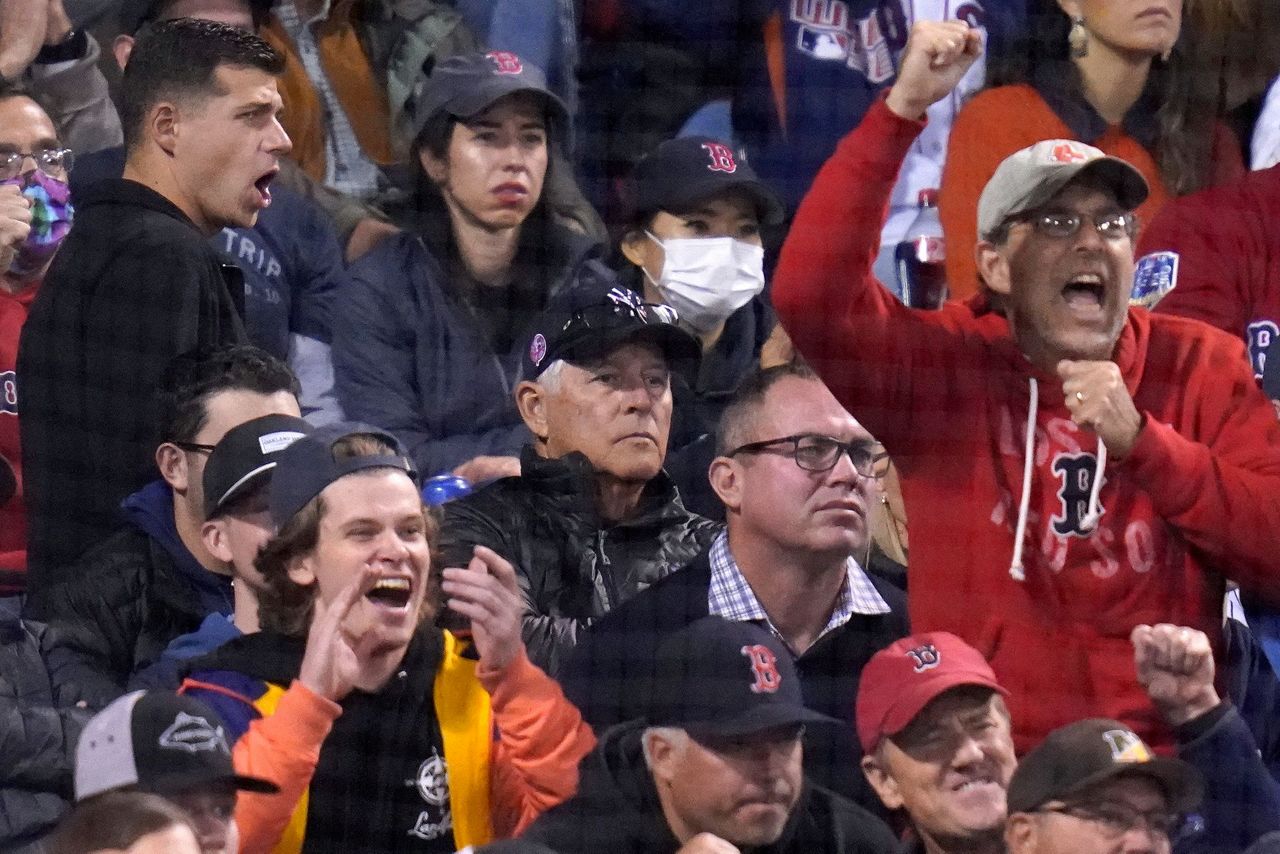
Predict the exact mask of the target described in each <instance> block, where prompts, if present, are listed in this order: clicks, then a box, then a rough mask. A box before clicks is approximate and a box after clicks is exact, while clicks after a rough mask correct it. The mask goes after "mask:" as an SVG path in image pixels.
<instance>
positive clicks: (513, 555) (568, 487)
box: [441, 446, 720, 676]
mask: <svg viewBox="0 0 1280 854" xmlns="http://www.w3.org/2000/svg"><path fill="white" fill-rule="evenodd" d="M520 465H521V471H522V474H521V476H520V477H508V478H503V479H502V480H499V481H497V482H496V483H493V484H491V485H489V486H488V487H486V488H484V489H482V490H480V491H479V492H475V493H473V494H471V495H469V496H467V497H466V498H463V499H460V500H458V501H453V502H450V503H449V504H446V505H445V515H444V531H443V534H442V537H441V552H442V555H443V557H444V562H443V565H444V566H465V565H466V563H467V561H468V560H470V558H471V549H472V547H473V546H476V545H482V546H488V547H489V548H491V549H493V550H494V551H496V552H497V553H498V554H500V555H502V556H503V557H505V558H506V559H507V560H509V561H511V563H512V564H513V565H514V566H515V568H516V574H517V576H518V577H519V579H520V587H521V590H522V591H523V592H524V598H525V605H526V607H527V610H528V612H529V613H526V614H525V618H524V642H525V645H526V646H527V647H528V649H529V658H531V659H532V660H533V662H534V663H535V664H537V665H538V666H539V667H541V668H542V669H543V670H545V671H546V672H547V673H550V674H551V675H552V676H554V675H555V674H556V672H557V671H558V670H559V669H560V666H561V664H563V662H564V660H565V658H566V657H567V656H568V654H569V652H570V651H572V649H573V646H574V644H575V643H577V638H578V632H579V631H581V630H582V629H584V628H586V627H587V626H588V625H590V623H591V621H592V620H594V619H596V618H597V617H601V616H604V615H605V614H606V613H608V612H609V611H610V610H611V609H612V608H614V607H616V606H617V605H618V604H619V603H621V602H624V601H626V600H627V599H629V598H631V597H632V596H634V595H635V594H636V593H639V592H640V591H641V590H644V589H645V588H646V587H648V586H649V585H650V584H652V583H653V582H655V581H657V580H658V579H660V578H663V577H665V576H666V575H668V574H670V573H671V572H673V571H674V570H676V569H679V568H680V567H682V566H684V565H685V564H686V563H688V562H689V561H691V560H693V558H695V557H697V556H698V555H699V554H701V553H702V551H703V550H705V549H706V548H707V547H708V546H710V545H711V541H712V540H713V539H715V535H716V534H717V533H718V532H719V529H720V526H719V525H717V524H716V523H714V522H711V521H710V520H707V519H704V518H702V517H701V516H695V515H694V514H692V513H690V512H689V511H688V510H686V509H685V508H684V505H683V504H681V503H680V496H679V494H678V493H677V492H676V489H675V486H674V485H673V484H672V483H671V480H670V479H669V478H668V477H667V476H666V475H665V474H659V475H658V476H657V477H655V478H654V479H653V480H651V481H650V482H649V483H648V485H647V486H646V487H645V491H644V495H643V497H642V498H641V500H640V505H639V507H637V508H636V512H635V513H633V514H632V515H631V517H630V518H629V519H626V520H625V521H622V522H619V523H617V524H613V525H609V524H606V523H605V522H603V521H602V520H601V519H600V516H599V515H598V514H597V512H596V508H595V496H594V486H593V484H594V472H593V470H592V468H591V464H590V463H589V462H588V461H587V458H586V457H585V456H583V455H582V454H577V453H574V454H569V455H567V456H564V457H561V458H560V459H557V460H546V459H543V458H541V457H539V456H538V455H537V454H536V453H534V451H533V449H532V448H531V447H528V446H526V447H525V449H524V452H523V454H522V455H521V457H520Z"/></svg>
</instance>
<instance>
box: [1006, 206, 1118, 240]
mask: <svg viewBox="0 0 1280 854" xmlns="http://www.w3.org/2000/svg"><path fill="white" fill-rule="evenodd" d="M1085 219H1086V217H1085V216H1083V215H1082V214H1075V213H1066V212H1063V211H1048V212H1042V213H1029V214H1025V215H1022V216H1017V217H1014V218H1013V220H1012V221H1013V222H1025V223H1028V224H1030V226H1031V227H1032V228H1034V229H1035V230H1036V231H1038V232H1040V233H1041V234H1043V235H1044V236H1045V237H1052V238H1053V239H1055V240H1066V239H1067V238H1068V237H1075V236H1076V234H1077V233H1078V232H1079V231H1080V226H1081V225H1082V224H1083V223H1084V221H1085ZM1087 219H1088V220H1089V221H1090V222H1092V223H1093V227H1094V229H1095V230H1096V231H1097V232H1098V234H1099V235H1101V236H1102V239H1103V240H1107V241H1115V240H1123V239H1126V238H1130V237H1133V235H1134V232H1136V231H1137V226H1138V218H1137V217H1136V216H1134V215H1133V214H1132V213H1112V214H1107V215H1106V216H1102V217H1087Z"/></svg>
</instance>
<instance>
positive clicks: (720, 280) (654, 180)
mask: <svg viewBox="0 0 1280 854" xmlns="http://www.w3.org/2000/svg"><path fill="white" fill-rule="evenodd" d="M632 185H633V186H632V196H633V203H632V205H631V213H630V215H629V216H628V218H627V224H626V230H625V231H624V232H623V236H622V242H621V244H620V247H619V248H620V249H621V252H622V255H623V257H624V258H625V259H626V260H627V261H628V262H629V264H628V265H626V266H628V267H629V269H630V272H632V273H633V274H634V275H632V276H631V277H629V278H628V283H629V284H631V285H632V286H633V287H634V288H635V289H636V290H637V291H640V292H641V293H642V294H643V295H644V298H645V299H646V300H648V301H649V302H661V303H667V304H668V305H670V306H671V307H672V308H674V309H675V310H676V311H677V312H678V313H679V315H680V323H681V324H682V325H683V326H684V327H685V328H687V329H689V330H691V331H692V332H694V334H696V335H697V336H698V340H699V343H700V344H701V345H702V351H703V357H704V358H703V369H702V370H701V371H700V372H699V373H698V375H697V376H695V377H691V378H690V379H689V381H688V383H687V384H685V383H680V384H677V386H676V416H675V422H674V425H673V427H672V432H671V460H670V462H669V463H668V466H667V470H668V472H669V473H670V474H671V476H672V478H673V479H674V480H675V481H676V485H677V486H678V487H679V488H680V494H681V495H682V496H683V497H684V499H685V502H686V504H687V505H688V506H689V508H690V509H692V510H694V511H695V512H698V513H701V514H703V515H705V516H711V517H714V518H723V507H722V506H721V504H720V502H719V500H718V499H717V498H716V496H715V494H714V493H713V492H712V491H711V490H710V488H709V487H708V485H707V467H708V466H709V465H710V464H711V460H712V459H713V458H714V457H715V450H714V448H712V447H711V445H712V444H713V443H712V442H711V439H710V435H711V434H712V433H713V432H715V424H716V422H717V421H718V420H719V416H720V413H721V412H722V411H723V409H724V406H725V401H726V400H727V399H728V396H729V393H730V392H732V391H733V389H734V388H736V387H737V385H738V384H739V383H740V382H741V381H742V379H743V377H745V376H746V375H747V374H748V373H749V372H750V371H751V370H753V369H754V368H756V367H757V366H758V365H760V364H762V363H763V364H766V365H768V364H774V363H776V362H778V361H782V360H785V359H786V358H787V357H788V356H789V353H790V345H789V344H788V343H787V339H786V335H785V333H783V332H782V330H781V328H780V327H778V326H777V323H776V320H775V318H774V316H773V311H772V310H771V309H770V308H769V306H768V304H767V302H766V301H765V300H764V298H763V297H762V294H763V292H764V285H765V280H764V240H763V238H764V227H765V226H775V225H777V224H779V223H780V222H781V221H782V213H783V211H782V204H781V203H780V202H779V201H778V198H777V196H775V195H774V194H773V191H772V190H770V189H769V188H768V187H767V186H766V185H765V184H764V183H763V182H762V181H761V180H760V179H759V178H758V177H757V176H756V174H755V172H754V171H753V170H752V169H751V166H750V164H748V163H747V160H746V156H745V154H743V153H742V152H739V151H737V150H735V149H734V148H733V146H731V145H730V144H729V143H726V142H721V141H719V140H716V139H712V138H711V137H704V136H691V137H681V138H678V139H671V140H667V141H666V142H664V143H662V144H661V145H659V146H658V147H657V148H656V149H654V150H653V151H652V152H651V153H650V154H649V155H648V156H647V157H645V158H644V159H643V160H642V161H640V163H639V164H637V165H636V168H635V171H634V172H633V174H632ZM624 278H625V277H624Z"/></svg>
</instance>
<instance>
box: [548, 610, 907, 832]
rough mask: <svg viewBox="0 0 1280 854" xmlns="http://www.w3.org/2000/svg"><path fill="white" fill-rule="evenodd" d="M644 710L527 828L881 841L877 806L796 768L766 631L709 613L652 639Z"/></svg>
mask: <svg viewBox="0 0 1280 854" xmlns="http://www.w3.org/2000/svg"><path fill="white" fill-rule="evenodd" d="M636 690H637V691H638V692H647V696H648V702H647V704H646V712H645V714H644V716H643V718H642V719H640V720H636V721H632V722H628V723H624V724H621V725H619V726H617V727H614V728H613V729H611V730H609V731H608V732H607V733H605V734H603V735H602V736H601V741H600V745H599V746H598V747H597V748H596V752H595V753H594V754H593V755H592V757H591V758H590V759H589V760H587V761H586V762H584V764H583V769H582V775H583V776H582V781H581V785H580V786H579V793H578V795H577V796H576V797H575V798H573V799H572V800H570V801H568V802H566V803H565V804H563V805H561V806H560V807H556V808H554V809H552V810H551V811H550V812H548V813H547V814H546V815H545V816H543V817H542V818H541V819H539V820H538V821H537V822H535V823H534V825H533V827H531V828H530V829H529V830H528V832H527V833H526V834H525V837H524V838H526V839H529V840H531V841H534V842H539V843H541V844H543V845H546V846H548V847H550V848H552V849H554V850H555V851H557V852H560V854H576V852H583V854H586V852H597V851H610V850H613V851H645V852H651V854H668V852H677V851H679V852H682V854H693V852H708V854H710V852H736V851H738V850H739V849H742V850H748V849H749V850H751V851H758V852H769V854H784V852H796V854H799V852H804V853H805V854H822V852H837V851H839V852H855V851H857V852H872V851H882V852H889V851H893V850H894V848H895V840H894V838H893V835H892V834H891V833H890V832H889V829H888V828H887V827H885V826H884V824H883V823H882V822H880V821H879V819H877V818H875V817H874V816H872V815H871V814H870V813H868V812H866V811H865V810H863V809H862V808H860V807H858V806H855V805H854V804H853V803H852V802H849V801H846V800H845V799H843V798H841V797H839V796H838V795H835V794H833V793H831V792H829V791H827V790H825V789H822V788H820V787H817V786H814V785H812V784H810V783H808V782H807V781H806V780H805V779H804V775H803V772H802V753H803V747H802V742H801V739H802V736H803V734H804V730H805V727H806V726H839V725H840V724H839V722H837V721H835V720H834V719H831V718H828V717H826V716H825V715H821V714H818V713H817V712H814V711H812V710H810V709H808V708H806V707H805V706H804V703H803V700H802V698H801V696H800V682H799V678H798V677H797V676H796V671H795V665H794V664H792V661H791V655H790V654H789V653H788V652H787V651H786V648H785V647H784V646H783V645H782V644H781V643H780V642H779V641H778V640H777V639H776V638H775V637H773V635H772V634H770V633H769V632H768V631H767V630H765V629H763V628H761V627H759V626H755V625H752V624H750V623H739V622H731V621H728V620H725V619H723V618H721V617H704V618H702V619H700V620H697V621H695V622H693V623H691V624H689V625H688V626H686V627H685V628H683V629H681V630H680V631H678V632H676V633H674V634H672V635H670V636H669V637H668V638H667V639H666V640H665V641H664V642H663V644H662V646H660V647H659V649H658V653H657V657H656V661H655V670H654V675H653V681H652V682H651V683H650V684H646V685H643V686H639V685H638V686H637V688H636Z"/></svg>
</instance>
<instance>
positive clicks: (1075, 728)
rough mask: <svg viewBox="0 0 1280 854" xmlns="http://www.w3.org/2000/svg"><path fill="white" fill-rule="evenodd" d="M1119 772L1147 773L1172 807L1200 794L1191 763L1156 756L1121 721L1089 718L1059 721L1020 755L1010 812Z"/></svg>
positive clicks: (1193, 801) (1065, 797)
mask: <svg viewBox="0 0 1280 854" xmlns="http://www.w3.org/2000/svg"><path fill="white" fill-rule="evenodd" d="M1122 776H1123V777H1132V776H1139V777H1148V778H1150V779H1151V780H1152V781H1154V782H1155V783H1156V785H1158V786H1160V788H1161V789H1163V790H1164V794H1165V797H1166V798H1167V799H1168V801H1169V806H1170V808H1171V809H1173V810H1175V811H1177V812H1187V811H1189V810H1192V809H1194V808H1195V807H1196V806H1197V805H1199V803H1200V799H1201V797H1203V795H1204V781H1203V779H1202V778H1201V776H1200V772H1198V771H1197V770H1196V769H1195V768H1194V767H1193V766H1192V765H1190V764H1188V763H1186V762H1183V761H1182V760H1180V759H1168V758H1165V757H1163V756H1156V755H1155V754H1154V753H1153V752H1152V751H1151V748H1149V747H1147V745H1146V744H1144V743H1143V742H1142V739H1140V738H1138V736H1137V734H1136V733H1135V732H1134V731H1133V730H1131V729H1129V727H1127V726H1125V725H1124V724H1122V723H1121V722H1120V721H1115V720H1108V719H1106V718H1089V719H1088V720H1083V721H1077V722H1076V723H1073V724H1067V725H1066V726H1064V727H1059V728H1058V729H1056V730H1054V731H1053V732H1051V733H1049V736H1048V738H1046V739H1045V740H1044V741H1043V742H1041V744H1040V746H1039V747H1037V748H1036V749H1035V750H1032V751H1031V752H1030V753H1028V754H1027V755H1026V756H1024V757H1023V758H1022V761H1021V762H1019V763H1018V769H1017V770H1016V771H1014V773H1013V779H1012V780H1011V781H1010V782H1009V813H1010V814H1013V813H1017V812H1032V811H1034V810H1035V809H1037V808H1039V807H1042V806H1044V805H1045V804H1047V803H1049V802H1050V801H1057V800H1062V801H1070V800H1072V799H1074V798H1076V797H1078V796H1079V795H1082V794H1084V793H1085V792H1086V791H1087V790H1088V789H1090V788H1092V787H1094V786H1096V785H1098V784H1100V783H1105V782H1107V781H1109V780H1113V779H1115V778H1116V777H1122Z"/></svg>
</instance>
